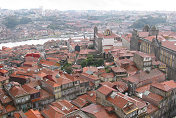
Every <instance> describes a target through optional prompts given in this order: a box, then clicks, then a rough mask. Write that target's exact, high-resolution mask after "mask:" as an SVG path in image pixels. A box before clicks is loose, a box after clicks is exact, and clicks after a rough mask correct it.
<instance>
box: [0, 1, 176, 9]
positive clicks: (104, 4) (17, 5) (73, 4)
mask: <svg viewBox="0 0 176 118" xmlns="http://www.w3.org/2000/svg"><path fill="white" fill-rule="evenodd" d="M175 5H176V0H0V8H6V9H30V8H39V7H41V6H42V7H43V8H44V9H59V10H167V11H170V10H172V11H176V6H175Z"/></svg>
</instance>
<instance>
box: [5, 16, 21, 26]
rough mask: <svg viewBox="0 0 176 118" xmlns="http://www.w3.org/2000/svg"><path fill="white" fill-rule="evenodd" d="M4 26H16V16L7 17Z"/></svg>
mask: <svg viewBox="0 0 176 118" xmlns="http://www.w3.org/2000/svg"><path fill="white" fill-rule="evenodd" d="M4 25H5V26H6V27H7V28H14V27H16V26H17V25H18V19H17V17H16V16H8V17H6V18H5V21H4Z"/></svg>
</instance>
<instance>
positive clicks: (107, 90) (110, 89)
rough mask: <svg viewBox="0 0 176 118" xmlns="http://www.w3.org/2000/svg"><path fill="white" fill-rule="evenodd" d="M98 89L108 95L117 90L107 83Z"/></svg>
mask: <svg viewBox="0 0 176 118" xmlns="http://www.w3.org/2000/svg"><path fill="white" fill-rule="evenodd" d="M97 91H98V92H100V93H102V94H104V95H105V96H106V95H108V94H110V93H111V92H113V91H116V90H115V89H113V88H111V87H109V86H107V85H103V86H101V87H100V88H99V89H97Z"/></svg>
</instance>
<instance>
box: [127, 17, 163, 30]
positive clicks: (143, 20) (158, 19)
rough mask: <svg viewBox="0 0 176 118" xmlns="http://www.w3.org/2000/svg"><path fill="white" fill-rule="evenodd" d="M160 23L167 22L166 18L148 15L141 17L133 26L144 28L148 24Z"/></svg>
mask: <svg viewBox="0 0 176 118" xmlns="http://www.w3.org/2000/svg"><path fill="white" fill-rule="evenodd" d="M160 23H166V18H163V17H156V18H155V17H151V16H148V17H147V18H141V19H139V20H137V21H136V22H134V23H133V25H132V26H130V27H131V28H143V27H144V26H145V25H146V24H148V25H157V24H160Z"/></svg>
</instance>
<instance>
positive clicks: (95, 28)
mask: <svg viewBox="0 0 176 118" xmlns="http://www.w3.org/2000/svg"><path fill="white" fill-rule="evenodd" d="M97 33H98V28H97V27H96V26H95V27H94V38H95V37H96V34H97Z"/></svg>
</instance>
